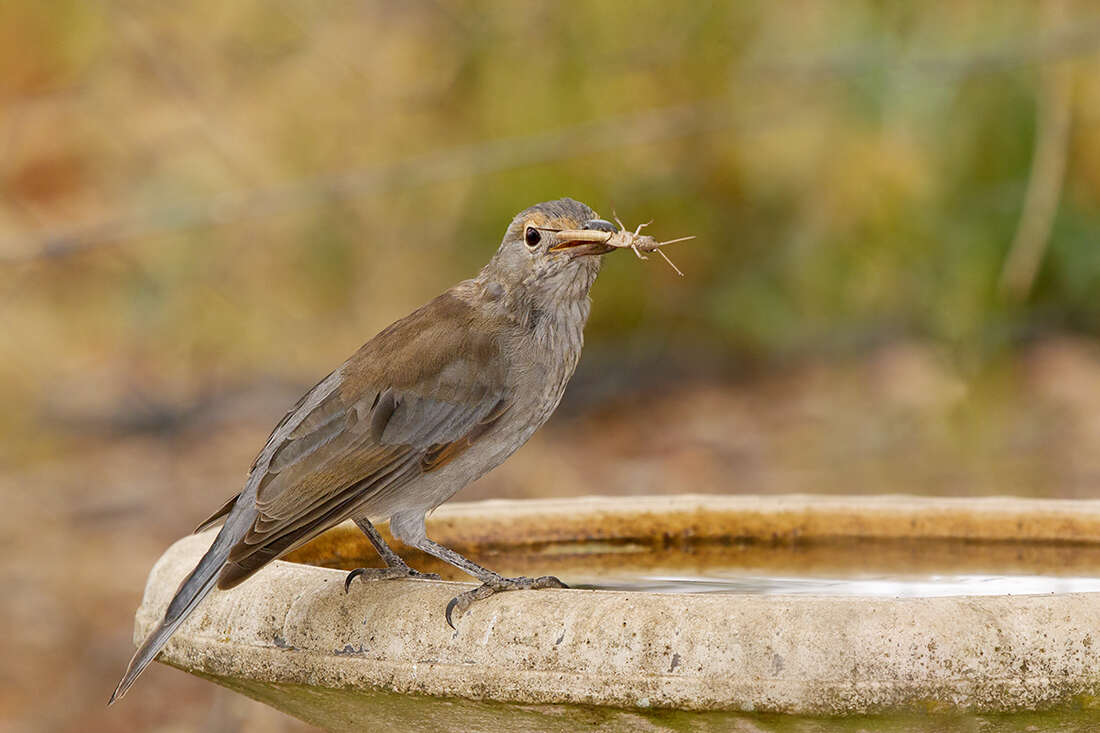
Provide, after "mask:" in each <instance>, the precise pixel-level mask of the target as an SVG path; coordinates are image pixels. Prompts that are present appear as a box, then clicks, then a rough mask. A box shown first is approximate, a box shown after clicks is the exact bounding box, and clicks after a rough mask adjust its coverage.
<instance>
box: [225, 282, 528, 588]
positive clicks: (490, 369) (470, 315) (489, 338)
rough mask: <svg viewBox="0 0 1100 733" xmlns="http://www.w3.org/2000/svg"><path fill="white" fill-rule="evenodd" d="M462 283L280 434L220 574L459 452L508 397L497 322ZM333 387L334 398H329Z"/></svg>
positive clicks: (384, 340)
mask: <svg viewBox="0 0 1100 733" xmlns="http://www.w3.org/2000/svg"><path fill="white" fill-rule="evenodd" d="M491 326H492V324H490V323H487V322H485V319H484V318H483V317H482V316H481V315H480V314H479V313H478V312H477V311H476V310H475V309H474V308H472V307H471V306H469V305H468V304H467V303H466V302H465V301H464V300H463V299H461V298H459V297H457V296H456V295H455V294H454V293H450V292H449V293H447V294H444V295H442V296H440V297H439V298H436V299H435V300H433V301H432V302H431V303H429V304H428V305H426V306H424V307H423V308H421V309H420V310H418V311H415V312H414V313H412V314H411V315H410V316H408V317H407V318H405V319H403V320H401V321H398V322H397V323H395V324H394V325H393V326H391V327H390V328H388V329H386V330H385V331H383V332H382V333H381V334H379V335H378V336H376V337H375V338H374V339H372V340H371V341H369V342H368V343H367V344H366V345H364V346H363V348H362V349H360V350H359V352H357V353H356V354H355V355H354V356H353V357H352V358H351V359H349V360H348V361H347V362H346V363H345V364H344V365H343V366H342V367H341V368H340V369H339V370H337V372H335V373H334V374H333V375H332V376H330V377H329V378H328V379H326V380H325V381H323V382H321V383H320V384H319V385H318V386H317V387H315V388H314V390H315V391H316V390H328V392H327V394H325V393H324V392H317V393H316V394H315V395H313V398H312V399H311V396H310V395H307V396H306V398H304V399H303V400H302V401H301V402H300V403H299V404H298V406H297V408H296V410H294V411H292V412H291V414H290V415H289V416H288V417H287V418H285V419H284V421H283V423H281V425H282V426H285V427H287V428H291V429H289V430H281V429H279V428H277V429H276V430H275V432H274V433H272V436H271V438H270V439H269V442H268V445H267V446H266V447H265V449H264V451H263V452H262V453H261V454H260V458H259V459H257V462H256V464H255V466H254V467H253V473H252V475H251V476H250V478H249V482H250V484H251V483H252V482H256V487H257V488H256V498H255V502H256V509H257V512H258V514H257V517H256V519H255V521H254V522H253V524H252V526H251V527H250V528H249V530H248V531H247V533H246V534H245V535H244V536H243V537H242V538H241V539H240V540H239V541H238V542H237V544H236V545H235V546H234V547H233V548H232V550H231V551H230V554H229V558H228V561H227V563H226V565H225V568H224V569H223V570H222V573H221V575H220V576H219V580H218V585H219V586H220V587H231V586H232V585H236V584H237V583H238V582H240V581H241V580H243V579H244V578H246V577H248V575H251V574H252V573H253V572H255V570H257V569H259V568H260V567H261V566H262V565H265V564H266V563H267V562H268V561H270V560H272V559H274V558H275V557H278V556H279V555H281V554H282V553H283V552H285V551H287V550H288V549H290V548H292V547H295V546H297V545H299V544H301V543H302V542H304V541H306V540H308V539H309V538H311V537H313V536H315V535H317V534H319V533H320V532H322V531H324V530H325V529H327V528H328V527H330V526H332V525H333V524H335V523H337V522H340V521H342V520H344V519H346V518H348V517H349V516H354V515H355V513H356V512H357V511H360V510H362V508H363V506H364V505H365V504H367V503H368V502H370V501H371V499H373V498H376V497H378V496H379V495H380V494H382V493H383V492H386V493H388V492H392V491H397V490H400V489H401V488H402V487H403V486H405V485H406V484H408V483H409V482H410V481H411V480H413V479H415V478H416V477H417V476H419V475H421V474H422V473H424V472H427V471H432V470H435V469H438V468H439V467H441V466H442V465H444V464H446V463H447V462H448V461H450V460H452V459H453V458H455V457H456V456H458V455H460V454H461V453H462V452H463V451H464V450H465V449H466V448H468V447H469V446H470V445H472V444H473V442H474V441H476V440H477V439H478V438H479V437H480V436H482V435H483V434H484V433H485V432H486V431H487V430H488V429H489V428H490V427H492V425H493V424H495V422H496V421H497V420H498V419H499V418H500V416H501V415H503V414H504V412H506V411H507V409H508V407H509V404H510V402H509V395H508V393H507V389H506V380H505V376H506V365H505V363H504V360H503V358H502V356H501V353H500V351H499V346H498V343H497V339H496V338H495V337H494V334H495V330H494V329H493V328H492V327H491ZM311 394H313V393H311ZM322 395H323V397H322Z"/></svg>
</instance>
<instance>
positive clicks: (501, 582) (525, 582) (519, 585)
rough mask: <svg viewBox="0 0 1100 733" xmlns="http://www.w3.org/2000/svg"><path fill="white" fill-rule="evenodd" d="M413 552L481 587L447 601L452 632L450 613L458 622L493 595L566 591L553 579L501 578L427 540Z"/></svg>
mask: <svg viewBox="0 0 1100 733" xmlns="http://www.w3.org/2000/svg"><path fill="white" fill-rule="evenodd" d="M416 546H417V548H419V549H421V550H423V551H424V552H426V553H428V554H429V555H433V556H435V557H438V558H439V559H440V560H443V561H444V562H448V563H450V564H451V565H454V566H455V567H456V568H458V569H459V570H461V571H462V572H464V573H467V574H469V575H472V576H473V577H475V578H477V579H478V580H480V581H481V585H480V586H478V587H477V588H474V589H473V590H468V591H466V592H465V593H459V594H458V595H457V596H455V597H454V598H452V599H451V602H450V603H448V604H447V610H446V612H445V614H444V615H445V616H446V618H447V625H448V626H450V627H451V628H452V629H453V628H454V627H455V625H454V621H453V620H452V618H451V616H452V614H453V613H454V612H456V611H457V612H458V618H462V616H463V614H465V613H466V611H467V610H468V609H469V608H470V606H472V605H473V604H474V601H480V600H484V599H486V598H488V597H489V596H491V595H493V594H494V593H503V592H504V591H509V590H535V589H538V588H568V587H569V586H567V585H566V584H565V583H563V582H561V581H560V580H558V579H557V578H555V577H554V576H553V575H543V576H541V577H538V578H527V577H522V576H521V577H518V578H505V577H504V576H502V575H500V574H499V573H494V572H493V571H492V570H489V569H488V568H483V567H481V566H480V565H478V564H477V563H476V562H474V561H472V560H468V559H466V558H465V557H463V556H462V555H459V554H458V553H457V552H455V551H454V550H452V549H450V548H449V547H444V546H443V545H441V544H439V543H438V542H435V541H433V540H430V539H428V538H427V537H424V538H422V539H421V540H420V541H418V542H417V543H416Z"/></svg>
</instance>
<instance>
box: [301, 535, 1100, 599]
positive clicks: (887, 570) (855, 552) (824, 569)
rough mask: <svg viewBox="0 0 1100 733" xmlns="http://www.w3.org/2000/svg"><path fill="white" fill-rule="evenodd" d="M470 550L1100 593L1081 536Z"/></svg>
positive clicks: (644, 577) (618, 570)
mask: <svg viewBox="0 0 1100 733" xmlns="http://www.w3.org/2000/svg"><path fill="white" fill-rule="evenodd" d="M345 542H346V543H351V544H352V546H354V547H356V548H357V550H356V551H355V552H343V553H340V556H339V557H332V556H329V557H322V556H314V557H309V558H303V561H306V562H311V563H314V564H322V565H326V566H328V567H339V568H354V567H358V566H359V565H360V564H363V563H368V564H369V563H371V562H372V559H371V558H370V556H369V554H370V552H371V551H372V550H371V549H370V547H369V546H368V545H366V543H365V541H363V542H361V543H360V542H358V540H357V539H356V538H355V537H354V536H353V535H352V536H350V537H346V538H345ZM360 551H361V552H360ZM467 551H468V552H469V553H470V556H471V557H472V558H475V560H476V561H477V562H481V563H483V564H485V565H487V566H489V567H492V568H494V569H497V570H498V571H500V572H502V573H505V574H508V575H532V576H534V575H543V574H553V575H557V576H559V577H561V579H562V580H564V581H565V582H567V583H569V585H570V586H571V587H573V588H583V589H590V590H613V591H635V592H644V593H737V594H753V595H820V596H868V597H882V598H930V597H937V596H997V595H1026V594H1051V593H1054V594H1061V593H1086V592H1095V591H1100V550H1098V549H1097V548H1096V547H1095V546H1092V545H1086V544H1082V543H1041V544H1033V545H1028V546H1024V545H1016V544H1007V543H1003V542H973V541H957V540H934V541H933V540H913V539H901V540H867V539H837V540H826V541H822V540H814V541H793V542H792V541H778V540H777V541H752V542H736V541H735V542H730V541H677V542H675V543H672V544H669V543H667V542H657V543H652V544H642V543H637V542H627V543H617V542H606V541H585V542H558V543H545V544H542V545H541V546H526V547H523V546H520V547H516V546H513V547H507V548H505V547H499V546H498V547H494V548H491V549H484V548H467ZM361 553H362V556H360V555H361ZM349 555H354V557H349ZM409 561H410V562H411V563H412V564H413V566H414V567H418V568H420V569H422V570H425V571H427V572H436V573H440V574H441V575H443V577H444V578H446V579H450V580H468V578H466V577H465V576H463V575H462V574H461V573H458V572H456V571H455V570H454V569H453V568H451V567H450V566H447V565H445V564H443V563H439V562H438V561H435V560H434V559H433V558H429V557H427V556H423V555H416V556H413V555H410V556H409ZM374 563H375V564H377V561H374Z"/></svg>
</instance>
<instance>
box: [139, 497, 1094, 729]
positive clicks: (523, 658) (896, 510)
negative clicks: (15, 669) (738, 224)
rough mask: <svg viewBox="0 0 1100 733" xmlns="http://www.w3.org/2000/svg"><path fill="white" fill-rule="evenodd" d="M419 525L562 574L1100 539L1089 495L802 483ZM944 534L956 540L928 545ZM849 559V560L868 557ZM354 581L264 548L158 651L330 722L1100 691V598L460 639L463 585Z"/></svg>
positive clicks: (635, 600)
mask: <svg viewBox="0 0 1100 733" xmlns="http://www.w3.org/2000/svg"><path fill="white" fill-rule="evenodd" d="M429 531H430V532H432V533H434V534H436V535H438V536H439V537H441V538H445V541H447V542H448V543H450V544H452V545H455V546H460V547H469V548H478V547H481V548H483V549H484V548H489V551H492V549H493V548H496V549H497V550H500V549H508V552H509V553H513V552H514V551H515V548H516V547H521V546H522V547H523V548H526V549H524V550H523V552H526V553H527V554H528V555H529V556H532V557H539V556H542V557H551V556H552V557H553V559H547V560H543V562H544V563H552V562H553V563H557V562H563V563H564V565H565V567H563V568H562V569H561V572H560V575H561V577H562V578H563V580H566V581H567V582H568V581H569V579H570V571H571V569H573V571H574V573H576V572H579V571H577V570H576V568H589V569H591V568H592V567H598V566H601V565H602V566H604V567H608V566H614V565H619V564H624V563H625V564H630V563H632V562H639V561H642V562H644V558H646V557H648V556H651V555H653V554H654V553H656V554H657V555H660V551H661V548H666V549H667V548H673V550H675V551H676V552H679V551H680V550H678V549H676V548H677V547H679V546H688V550H687V555H685V556H684V557H687V558H689V561H690V562H694V561H695V560H691V559H690V558H692V557H693V555H692V552H693V550H691V546H698V547H706V546H711V545H713V546H714V547H717V548H727V549H728V548H731V547H733V548H742V549H741V550H737V551H738V552H741V551H744V552H748V553H749V554H750V555H751V556H752V557H755V558H767V557H768V555H769V553H772V552H773V550H775V549H776V548H780V547H784V546H785V547H788V548H790V547H794V548H796V549H797V548H799V547H805V548H809V550H810V551H811V552H812V551H813V547H815V546H817V545H828V544H830V543H835V542H840V543H841V545H843V543H845V542H849V541H857V542H875V543H887V544H888V543H897V542H901V543H906V542H908V543H911V542H918V543H926V545H922V547H926V550H927V551H925V550H921V551H920V552H916V553H912V552H911V550H906V551H905V553H908V554H904V557H905V558H916V560H915V561H916V562H918V563H919V562H921V561H922V560H921V559H920V558H922V557H924V558H934V559H935V562H937V563H939V562H944V558H947V561H949V562H954V561H953V560H952V558H956V559H957V560H958V562H960V563H962V564H963V565H964V566H965V565H966V563H968V562H978V560H976V559H975V558H976V557H977V556H978V555H981V553H982V552H983V551H984V550H982V549H981V548H986V549H988V550H989V551H990V552H992V553H993V555H991V557H993V556H995V557H1000V558H1002V559H1005V558H1007V560H1006V561H1007V562H1015V561H1014V560H1013V559H1012V558H1020V557H1023V558H1025V560H1026V558H1027V557H1030V555H1029V553H1031V554H1034V553H1038V554H1037V555H1035V557H1038V558H1039V559H1038V560H1036V562H1038V563H1040V565H1044V566H1045V565H1051V566H1052V567H1057V566H1058V565H1061V564H1063V562H1064V557H1066V555H1065V553H1069V555H1073V554H1074V553H1078V552H1085V553H1100V502H1093V501H1060V500H1029V499H1012V498H982V499H941V498H915V497H902V496H877V497H836V496H831V497H830V496H793V495H786V496H709V495H708V496H669V497H664V496H654V497H619V498H601V497H591V498H582V499H577V498H571V499H546V500H525V501H488V502H477V503H465V504H451V505H447V506H445V507H443V508H441V509H440V510H439V511H438V512H436V514H435V515H433V517H432V518H431V519H430V524H429ZM355 538H361V535H360V534H359V533H358V530H357V529H356V528H355V527H354V526H353V525H347V526H341V527H338V528H335V529H334V530H331V531H330V532H329V533H326V534H325V535H323V536H322V537H320V538H318V540H316V541H315V542H314V543H313V544H311V545H309V546H306V547H304V548H302V549H301V550H299V551H298V552H297V553H296V554H295V556H293V557H295V558H296V559H299V560H302V561H314V562H315V561H323V562H325V563H326V564H329V565H334V566H340V565H341V564H343V565H346V566H352V564H354V563H355V562H356V561H357V560H358V558H357V557H354V556H352V557H348V556H347V552H348V547H349V545H348V543H349V542H353V541H359V540H356V539H355ZM209 542H210V536H209V535H208V534H204V535H195V536H191V537H187V538H184V539H182V540H180V541H179V542H177V543H176V544H175V545H173V546H172V547H171V548H170V549H169V550H168V551H167V552H166V553H165V555H164V556H163V557H162V558H161V559H160V560H159V561H158V562H157V564H156V566H155V567H154V568H153V570H152V572H151V574H150V576H149V581H148V584H147V586H146V590H145V597H144V600H143V602H142V605H141V607H140V608H139V609H138V611H137V615H136V625H135V638H137V639H141V638H143V636H144V635H145V633H146V632H147V631H148V630H149V628H151V626H152V625H153V624H154V623H156V621H157V619H159V617H160V615H161V614H162V613H163V610H164V608H165V606H166V604H167V603H168V601H169V599H170V598H171V595H172V593H173V591H174V590H175V588H176V585H177V584H178V583H179V581H180V579H181V578H182V577H183V576H184V575H185V574H186V573H187V572H188V571H189V570H190V568H191V567H192V566H193V565H194V562H195V561H196V559H197V557H198V556H199V555H201V554H202V552H203V551H204V550H205V549H206V546H207V545H208V544H209ZM942 543H947V544H946V545H944V546H949V547H950V548H953V549H950V551H948V552H947V553H944V552H942V551H939V550H937V549H936V548H937V546H939V544H942ZM960 543H962V544H960ZM886 546H887V545H883V547H886ZM570 548H572V549H570ZM959 548H962V549H961V550H960V549H959ZM967 548H969V549H967ZM722 551H726V550H722ZM884 551H885V550H884ZM700 552H702V553H703V554H704V555H705V551H703V550H701V551H700ZM754 553H755V554H754ZM998 553H1000V554H998ZM353 554H354V553H353ZM797 554H798V553H797V552H796V555H797ZM1094 556H1100V555H1089V557H1090V558H1092V557H1094ZM500 557H505V555H503V554H502V555H500ZM678 557H679V556H678ZM845 557H847V558H848V559H847V560H845V561H844V562H850V561H852V560H853V558H856V561H858V558H860V557H867V550H866V549H862V550H861V549H859V548H858V547H857V549H856V551H855V553H851V554H848V555H845ZM410 562H411V563H412V564H413V565H414V566H416V564H417V562H418V560H417V559H415V558H410ZM765 562H766V560H765ZM928 562H933V560H932V559H929V560H928ZM998 562H1000V561H999V560H998ZM544 566H545V565H544ZM344 575H345V573H344V572H343V571H341V570H336V569H330V568H325V567H319V566H316V565H307V564H301V563H298V562H284V561H280V562H276V563H274V564H273V565H272V566H271V567H270V568H268V569H265V570H264V571H262V572H261V573H260V574H259V575H257V577H256V578H255V579H253V580H251V581H249V582H248V583H246V584H244V585H242V586H241V587H239V588H236V589H234V590H232V591H226V592H218V593H214V594H212V595H211V596H209V597H208V598H207V599H206V601H205V602H204V603H203V605H202V606H201V607H200V608H199V609H198V611H197V612H196V613H195V614H194V616H193V617H192V618H191V619H190V620H189V621H188V622H187V623H186V624H185V625H184V626H183V627H182V628H181V630H180V631H179V632H178V633H177V634H176V636H175V637H174V638H173V640H172V641H171V642H170V643H169V644H168V646H167V647H166V649H165V651H164V653H163V655H162V656H161V661H163V662H167V663H168V664H170V665H172V666H176V667H179V668H181V669H184V670H187V671H190V672H193V673H197V674H201V675H203V676H205V677H208V678H211V679H214V680H215V681H218V682H220V683H222V684H225V685H227V686H230V687H232V688H234V689H238V690H241V691H244V692H246V693H247V694H250V695H252V696H254V697H257V698H260V699H263V700H264V701H265V702H268V703H270V704H273V705H275V706H276V707H280V708H282V709H284V710H287V711H289V712H291V713H292V714H294V715H297V716H298V717H301V718H303V719H306V720H308V721H311V722H314V723H316V724H318V725H323V726H329V727H331V726H332V725H334V724H333V723H332V721H331V720H330V719H328V718H326V717H325V715H326V714H325V708H326V705H322V704H320V703H318V704H316V705H311V704H310V703H309V699H310V694H308V691H310V690H315V691H324V692H325V694H332V695H337V696H340V695H343V696H350V697H349V699H352V700H354V698H355V696H356V695H360V694H362V693H364V692H369V691H377V690H382V691H389V692H391V693H399V694H403V695H408V694H418V695H425V696H433V697H437V698H438V697H447V698H460V699H467V700H483V701H497V702H500V703H508V704H519V705H528V706H529V705H560V704H584V705H607V706H616V707H619V708H633V709H637V710H645V709H652V708H670V709H679V710H694V711H771V712H785V713H799V714H847V713H868V712H882V711H890V710H898V709H909V710H927V709H948V710H971V711H983V710H1025V709H1041V708H1044V707H1049V706H1052V705H1065V704H1081V702H1082V701H1087V700H1088V699H1091V696H1094V695H1096V694H1098V693H1100V644H1095V643H1094V640H1097V641H1100V593H1067V594H1046V595H1013V596H956V597H933V598H865V597H858V596H851V597H824V596H783V595H766V596H759V595H744V594H726V593H720V594H684V593H669V594H654V593H641V592H628V591H597V590H576V589H570V590H543V591H539V592H537V593H534V592H515V593H508V594H504V595H501V596H497V597H494V598H491V599H489V600H487V601H486V602H485V603H483V604H479V605H476V606H475V607H474V609H472V610H471V611H470V613H469V614H468V615H467V616H466V617H464V618H463V619H462V620H461V621H460V622H459V623H458V624H457V626H458V630H457V631H452V630H451V629H450V628H448V627H447V625H446V624H445V623H444V620H443V608H444V606H445V605H446V603H447V601H448V599H450V598H451V597H452V596H453V595H454V594H455V592H456V591H457V590H461V587H462V586H460V585H458V584H456V583H452V582H446V581H427V580H388V581H378V582H373V583H366V584H354V585H353V586H352V589H351V592H350V593H349V594H345V593H344V589H343V579H344ZM292 690H297V691H298V692H292ZM303 690H304V691H306V692H302V691H303ZM316 699H317V700H320V699H321V698H320V696H316ZM349 704H350V705H351V706H352V708H354V702H351V703H349ZM426 704H427V703H426ZM344 714H349V713H347V711H346V710H345V713H344Z"/></svg>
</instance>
